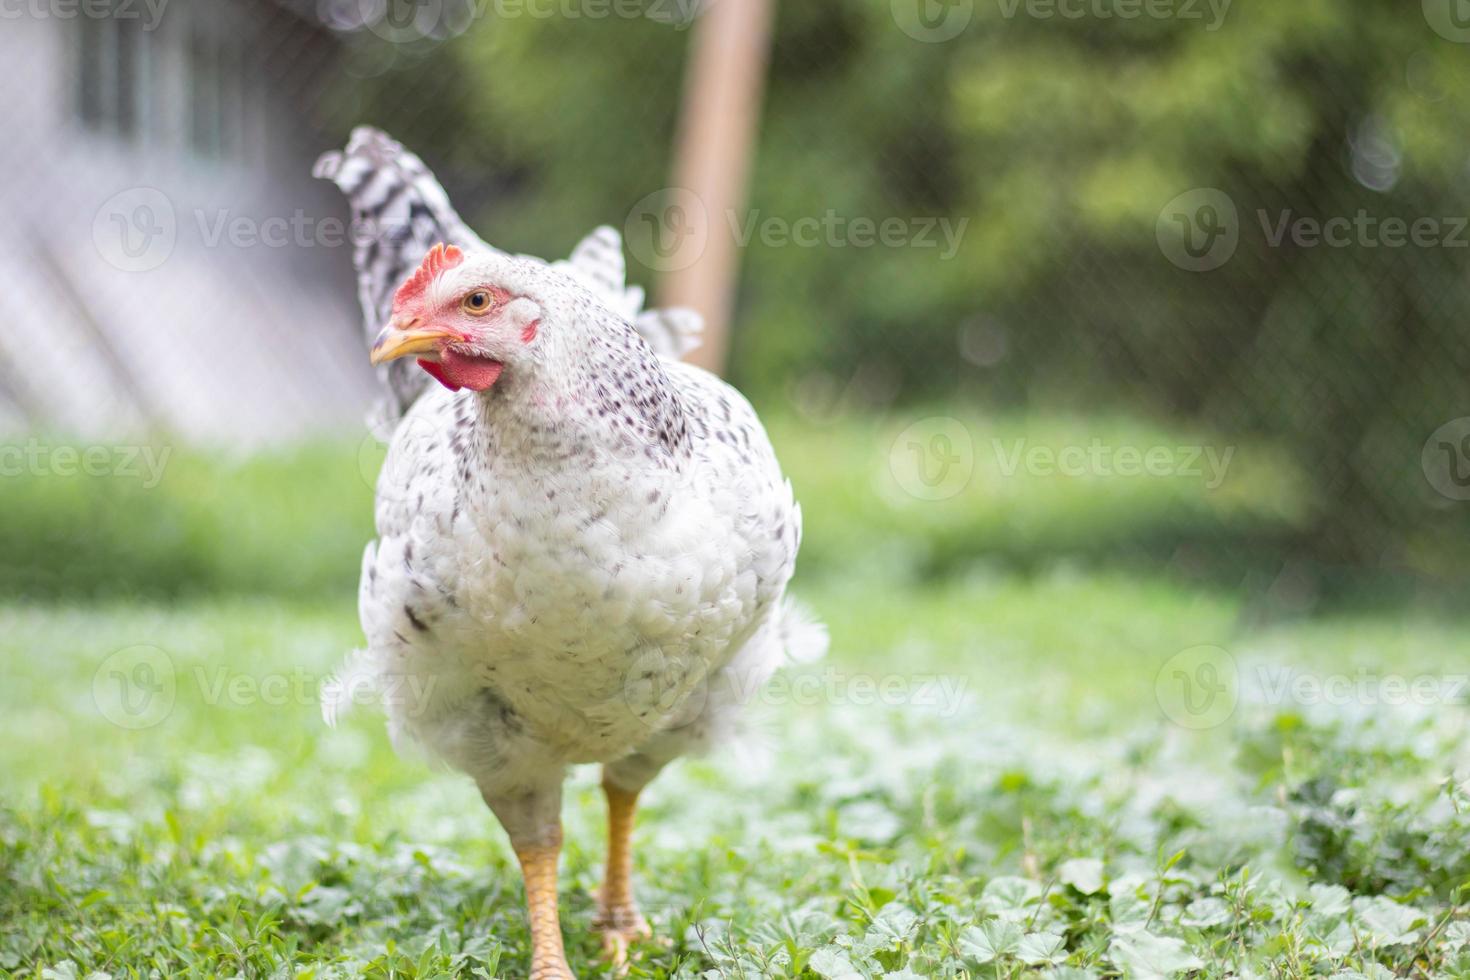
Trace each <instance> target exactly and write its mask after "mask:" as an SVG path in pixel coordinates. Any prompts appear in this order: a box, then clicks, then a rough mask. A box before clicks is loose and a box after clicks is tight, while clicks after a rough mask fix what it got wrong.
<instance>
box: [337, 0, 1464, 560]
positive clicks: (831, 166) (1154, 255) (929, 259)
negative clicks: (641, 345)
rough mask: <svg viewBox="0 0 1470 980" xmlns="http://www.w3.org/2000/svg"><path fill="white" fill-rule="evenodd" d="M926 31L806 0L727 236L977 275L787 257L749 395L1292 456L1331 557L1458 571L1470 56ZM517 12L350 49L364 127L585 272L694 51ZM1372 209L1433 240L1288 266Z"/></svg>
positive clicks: (989, 11) (654, 155)
mask: <svg viewBox="0 0 1470 980" xmlns="http://www.w3.org/2000/svg"><path fill="white" fill-rule="evenodd" d="M916 2H917V0H916ZM650 5H651V6H653V5H652V4H650ZM573 6H576V5H573ZM899 6H901V4H900V5H895V4H890V3H889V2H888V0H864V2H853V0H803V2H800V3H796V2H786V3H779V4H778V5H777V7H778V19H777V24H776V28H775V33H774V42H773V48H772V55H771V67H770V73H769V81H768V91H767V97H766V101H765V118H764V120H763V127H762V131H761V137H760V144H759V155H758V157H757V160H756V162H755V169H754V174H753V179H752V186H751V190H750V199H749V208H750V212H749V213H748V214H741V215H736V216H718V215H715V216H711V219H710V220H711V233H712V234H726V233H731V230H732V226H736V227H743V226H744V224H745V223H746V222H747V221H748V220H749V219H751V218H752V217H755V218H756V219H757V220H761V219H765V218H776V219H778V220H780V221H783V222H786V223H790V222H794V221H796V220H798V219H801V218H812V217H815V218H818V219H821V218H823V217H824V216H825V215H827V214H828V213H829V212H830V213H834V214H835V215H837V216H839V217H841V218H844V219H852V218H859V217H862V218H869V219H872V220H874V221H882V220H883V219H885V218H891V217H897V218H902V219H905V220H913V219H920V220H922V219H928V218H948V219H952V220H953V221H959V220H961V219H968V223H967V224H966V225H965V226H964V233H963V235H962V236H961V239H960V242H959V247H958V250H957V252H956V253H955V254H954V256H953V257H952V258H949V259H947V260H946V259H945V258H943V255H944V253H945V251H946V250H945V249H944V248H943V247H918V246H916V245H914V244H910V245H908V246H907V247H884V246H882V245H873V246H870V247H858V246H856V245H854V244H852V242H850V241H842V240H841V239H840V238H839V241H838V243H837V244H835V245H823V246H821V247H797V246H794V245H791V244H784V245H783V244H778V243H776V242H775V241H767V240H763V239H762V238H761V237H760V236H759V235H757V236H756V237H755V238H754V239H753V240H751V242H750V243H749V244H748V245H747V246H746V247H744V248H743V249H742V250H741V258H742V263H743V275H742V280H741V289H740V297H739V310H738V322H737V325H736V333H735V337H734V354H733V357H734V361H733V365H732V373H733V375H734V377H735V379H736V380H737V382H738V383H740V384H741V385H742V386H743V387H745V388H746V389H747V390H753V391H755V392H757V393H766V394H771V395H777V394H779V395H782V396H789V397H790V398H791V399H792V400H793V401H794V402H795V403H796V405H797V407H798V408H801V409H802V410H804V411H812V410H820V409H821V408H822V407H823V404H824V402H825V400H827V399H829V398H830V397H831V395H832V393H833V392H835V391H842V390H844V389H845V390H847V391H850V392H853V393H854V394H855V397H857V398H858V399H859V400H866V401H867V402H870V403H873V404H877V405H886V404H889V403H892V402H894V401H900V402H901V401H905V400H907V401H912V400H914V399H929V398H933V397H935V396H937V395H943V394H949V393H961V394H963V395H965V396H967V397H968V398H971V399H975V400H982V401H985V402H989V403H991V404H995V405H1002V406H1008V407H1027V408H1036V407H1038V406H1043V407H1046V408H1048V409H1054V408H1057V407H1062V408H1070V409H1073V410H1077V411H1093V410H1097V409H1098V408H1103V409H1105V410H1120V409H1121V410H1125V411H1129V412H1132V413H1138V412H1143V413H1145V414H1151V415H1156V416H1175V417H1185V418H1190V419H1196V420H1199V421H1200V422H1202V423H1204V424H1205V425H1208V426H1210V427H1211V428H1214V429H1216V430H1219V431H1222V432H1225V433H1228V434H1230V435H1232V436H1247V437H1248V436H1249V435H1251V434H1254V435H1260V436H1265V437H1268V438H1270V439H1274V440H1279V441H1280V444H1281V445H1283V446H1284V447H1285V448H1286V449H1287V450H1288V451H1289V452H1290V453H1291V454H1292V455H1293V456H1294V458H1295V462H1296V465H1297V467H1298V469H1300V470H1302V471H1304V472H1306V473H1307V474H1309V476H1310V477H1311V478H1312V480H1313V482H1314V484H1315V487H1316V491H1317V493H1318V495H1319V496H1320V497H1321V499H1322V500H1324V501H1325V502H1326V503H1327V504H1328V505H1329V506H1325V507H1323V508H1322V509H1321V510H1320V511H1319V512H1318V513H1316V514H1315V515H1314V518H1313V523H1312V525H1311V526H1310V527H1308V528H1306V529H1305V530H1304V532H1303V534H1302V535H1301V540H1300V542H1299V544H1300V546H1301V547H1302V548H1303V549H1304V550H1306V551H1308V552H1309V553H1311V554H1312V555H1314V556H1316V557H1318V558H1321V559H1324V560H1326V561H1329V562H1346V563H1384V564H1387V565H1389V566H1392V567H1396V568H1408V569H1411V570H1414V571H1417V572H1429V573H1434V574H1438V573H1442V572H1445V571H1447V570H1448V569H1450V568H1452V567H1459V565H1460V562H1459V560H1458V557H1457V556H1456V555H1453V554H1446V551H1445V549H1444V548H1443V547H1442V543H1443V542H1444V541H1445V540H1446V534H1447V532H1456V531H1463V530H1465V529H1466V519H1465V518H1464V515H1463V508H1461V509H1460V510H1455V509H1453V508H1452V507H1450V506H1449V505H1448V502H1447V501H1445V500H1442V499H1440V498H1438V497H1437V496H1436V495H1435V494H1434V493H1433V492H1432V491H1431V490H1430V489H1429V487H1428V486H1427V485H1426V482H1425V480H1424V478H1423V474H1422V473H1421V472H1420V467H1419V451H1420V448H1421V447H1422V446H1423V444H1424V441H1425V439H1426V438H1427V437H1428V436H1429V434H1430V433H1431V432H1433V431H1434V430H1435V429H1436V428H1437V427H1438V426H1439V425H1440V424H1442V423H1443V422H1445V421H1447V420H1449V419H1452V418H1455V417H1458V416H1460V415H1464V414H1466V409H1465V400H1464V395H1463V389H1464V382H1463V379H1464V378H1465V377H1466V375H1467V372H1470V343H1467V334H1466V329H1465V326H1464V320H1465V318H1466V315H1467V314H1470V276H1467V274H1466V273H1467V271H1470V267H1467V257H1470V255H1467V249H1466V248H1464V247H1457V246H1453V245H1447V244H1446V243H1445V241H1444V240H1445V239H1446V238H1454V237H1455V236H1454V233H1453V228H1454V222H1455V218H1456V217H1457V216H1464V215H1466V214H1467V213H1470V200H1467V193H1466V191H1467V173H1470V168H1467V167H1466V160H1467V154H1466V152H1465V148H1464V146H1465V138H1464V134H1465V133H1466V132H1467V131H1470V57H1467V51H1466V48H1465V47H1464V45H1461V44H1457V43H1453V42H1452V41H1450V40H1448V39H1446V38H1445V37H1442V36H1440V35H1439V34H1437V33H1436V32H1435V30H1434V29H1432V27H1431V25H1430V23H1429V22H1428V20H1427V19H1426V16H1425V15H1424V14H1423V13H1422V12H1421V11H1420V10H1419V9H1418V6H1417V5H1411V6H1410V7H1408V8H1404V7H1401V6H1399V5H1392V4H1381V3H1376V2H1370V0H1301V2H1293V3H1280V4H1268V3H1262V2H1259V0H1257V2H1249V0H1240V2H1236V3H1233V4H1223V5H1222V4H1218V3H1217V4H1215V5H1213V6H1211V5H1208V4H1204V3H1199V4H1183V3H1179V4H1167V5H1164V7H1163V8H1162V9H1166V10H1168V11H1173V12H1175V13H1176V14H1178V15H1177V16H1167V17H1153V16H1148V15H1146V14H1145V15H1139V14H1138V13H1137V12H1138V10H1139V9H1140V7H1139V5H1136V4H1124V3H1118V2H1115V0H1095V2H1091V3H1088V4H1085V5H1083V4H1072V5H1069V6H1067V8H1066V9H1068V10H1072V11H1081V13H1082V15H1081V16H1063V15H1062V14H1061V13H1059V12H1057V11H1058V10H1059V9H1060V8H1059V7H1058V6H1057V5H1054V4H1049V3H1036V2H1028V0H1014V2H1011V0H1005V2H1002V0H975V2H974V3H973V4H966V3H963V2H961V3H959V4H957V5H952V9H953V10H958V11H961V12H962V11H964V10H969V11H970V14H969V15H968V16H969V17H970V20H969V21H968V23H967V24H966V26H965V28H964V30H963V31H961V32H959V34H958V35H957V36H956V37H954V38H953V39H951V40H947V41H944V42H943V43H924V42H921V41H918V40H915V39H914V38H913V37H911V36H909V34H907V33H905V32H904V30H902V29H901V28H900V26H899V23H898V20H897V19H896V16H895V15H896V12H897V11H898V9H899ZM497 9H499V8H498V7H496V6H495V5H491V6H489V7H487V8H486V10H487V16H486V17H484V18H483V19H481V20H479V21H478V22H476V23H475V24H474V25H473V26H472V27H471V28H470V29H469V31H468V32H467V33H466V34H465V35H464V36H461V37H455V38H452V39H450V40H448V41H444V42H437V43H430V42H425V43H424V44H423V45H421V46H417V47H416V46H414V45H397V46H394V47H393V50H392V52H391V57H392V59H393V62H392V65H391V67H389V68H388V69H387V70H382V62H381V58H382V51H381V46H376V47H375V46H374V45H372V44H363V45H359V46H357V47H356V48H354V49H353V53H352V55H351V57H352V59H354V61H362V62H364V63H367V62H371V63H372V64H373V65H374V66H375V67H374V69H373V70H374V72H377V74H375V75H374V77H373V78H371V79H370V80H369V81H368V82H367V83H363V82H362V81H361V80H359V79H357V78H356V77H354V78H353V79H352V81H351V84H350V86H349V87H350V89H351V97H350V99H348V100H347V101H346V102H344V103H343V104H342V107H341V108H342V111H341V118H340V119H339V120H338V122H339V123H340V125H341V126H342V127H344V128H345V126H347V125H349V124H350V123H353V122H357V121H361V120H363V119H367V120H371V121H375V122H379V123H381V124H383V125H385V126H387V127H388V128H390V129H391V130H393V131H394V132H395V133H397V134H398V135H400V136H401V137H402V138H403V139H405V140H406V141H407V142H408V143H410V144H411V145H412V146H414V147H415V148H417V149H419V150H420V151H421V152H422V153H423V154H424V155H425V156H426V157H427V159H428V160H429V161H430V163H431V164H433V165H435V166H436V167H439V168H441V170H442V171H443V172H444V173H445V176H446V178H447V181H448V183H449V184H450V185H451V191H452V193H453V194H454V196H455V197H456V199H457V200H461V201H467V202H470V203H471V204H472V205H473V207H472V208H471V210H472V217H473V219H474V220H475V222H476V224H477V226H478V227H479V228H481V229H482V230H483V231H484V233H485V234H486V235H487V236H488V237H490V238H491V239H492V240H494V241H496V242H497V243H499V244H501V245H504V246H507V247H510V248H515V249H521V250H525V251H529V252H534V253H538V254H563V253H565V252H566V250H567V249H568V248H569V247H570V245H571V244H572V243H573V242H574V241H575V239H576V237H577V236H578V235H579V234H580V233H582V232H583V231H585V229H586V228H587V227H589V226H590V225H591V224H593V223H596V222H609V223H612V224H614V225H621V224H623V222H624V219H625V217H626V216H627V214H628V213H629V209H630V207H632V206H633V204H634V202H636V201H638V200H639V199H640V198H642V197H643V196H644V195H646V194H648V193H650V192H651V191H654V190H656V189H658V188H660V187H662V186H664V185H665V184H666V183H667V182H668V180H669V177H668V174H669V173H670V151H671V145H672V142H673V137H674V130H675V125H676V121H677V116H678V110H679V104H680V83H681V78H682V72H683V68H684V64H683V62H684V54H685V50H686V47H687V42H688V38H689V36H690V34H689V33H688V32H687V31H684V30H678V29H675V28H674V27H671V26H670V25H668V24H663V23H658V22H656V21H655V20H652V19H649V18H627V17H605V18H600V19H597V18H590V17H564V16H555V17H534V16H518V17H511V16H499V17H497V16H496V15H495V11H496V10H497ZM1144 9H1155V7H1154V6H1153V5H1150V6H1148V7H1147V8H1144ZM1130 10H1131V11H1133V15H1132V16H1128V14H1127V11H1130ZM366 40H372V39H370V38H368V39H366ZM1196 188H1216V189H1219V190H1220V191H1223V192H1224V193H1225V194H1226V195H1228V197H1229V199H1230V200H1231V202H1233V204H1234V206H1235V207H1236V209H1237V219H1238V220H1237V227H1238V233H1239V244H1238V247H1237V248H1236V251H1235V253H1234V255H1233V257H1231V258H1230V260H1229V261H1228V262H1226V263H1225V264H1224V265H1223V266H1221V267H1219V268H1216V269H1212V270H1209V271H1192V270H1190V269H1186V268H1180V267H1178V266H1176V265H1175V264H1173V263H1171V262H1170V261H1169V260H1168V259H1167V258H1166V257H1165V254H1164V251H1165V248H1166V247H1168V245H1169V244H1170V243H1169V242H1167V241H1165V242H1164V243H1163V244H1162V245H1161V242H1160V240H1159V237H1158V236H1159V235H1160V234H1163V235H1165V236H1167V235H1168V234H1170V233H1171V228H1172V225H1170V224H1169V223H1168V221H1167V220H1164V219H1162V218H1161V212H1162V211H1163V210H1164V209H1165V207H1166V205H1167V204H1168V203H1169V202H1170V201H1171V200H1172V199H1174V198H1176V196H1178V195H1180V194H1181V193H1183V192H1187V191H1190V190H1191V189H1196ZM1360 209H1361V210H1362V211H1364V212H1365V213H1366V214H1367V215H1368V216H1370V217H1372V218H1375V219H1378V220H1381V219H1384V218H1388V217H1395V216H1396V217H1401V218H1404V219H1406V220H1407V221H1410V222H1412V221H1413V220H1414V219H1416V218H1422V217H1428V218H1432V219H1434V220H1435V221H1436V222H1437V223H1438V232H1437V234H1438V240H1436V242H1435V243H1434V244H1430V245H1420V246H1416V245H1414V244H1412V243H1410V244H1407V245H1405V246H1403V247H1389V246H1385V245H1383V244H1382V243H1381V242H1380V241H1377V240H1376V238H1374V237H1373V236H1366V237H1365V236H1364V235H1361V234H1359V233H1356V232H1355V233H1353V237H1352V240H1351V241H1350V242H1349V243H1348V244H1347V245H1345V246H1344V247H1329V246H1325V245H1320V244H1319V245H1315V246H1312V245H1307V246H1302V245H1299V244H1294V243H1293V242H1292V241H1291V240H1290V238H1288V239H1286V240H1285V241H1283V242H1281V243H1279V244H1277V243H1273V241H1272V240H1271V239H1272V234H1271V231H1272V230H1274V229H1275V228H1276V227H1277V226H1278V225H1279V223H1280V221H1281V220H1282V218H1283V216H1286V217H1288V219H1289V220H1291V219H1295V218H1297V217H1303V216H1305V217H1308V218H1313V219H1317V220H1327V219H1330V218H1334V217H1343V218H1348V219H1352V218H1353V217H1354V216H1355V215H1356V214H1358V212H1359V211H1360ZM1161 222H1162V223H1161ZM914 227H915V229H916V233H917V227H918V226H917V225H915V226H914ZM635 230H636V229H635ZM1172 233H1176V234H1177V232H1172ZM1461 240H1463V237H1462V239H1461ZM1176 244H1177V243H1176ZM635 251H636V249H635ZM634 274H635V275H634V277H635V278H637V279H640V280H641V281H644V282H649V281H651V280H652V279H654V278H655V276H654V275H653V273H652V272H651V270H647V269H642V270H638V269H635V270H634Z"/></svg>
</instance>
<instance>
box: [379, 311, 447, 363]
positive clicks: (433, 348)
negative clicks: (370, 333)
mask: <svg viewBox="0 0 1470 980" xmlns="http://www.w3.org/2000/svg"><path fill="white" fill-rule="evenodd" d="M416 323H417V321H413V322H410V323H409V324H408V325H407V326H403V327H400V326H399V325H398V324H397V322H393V323H389V324H388V325H387V326H386V327H384V328H383V332H382V333H380V334H378V339H377V340H375V341H373V350H372V353H371V354H370V355H369V358H368V359H369V360H371V361H372V362H373V364H375V365H376V364H384V363H387V362H388V361H393V360H397V359H398V358H400V357H407V356H408V355H409V354H437V353H438V352H439V349H440V348H441V347H443V346H444V345H445V344H446V343H450V342H452V341H456V340H463V339H464V338H463V337H461V336H460V335H459V334H458V333H457V332H455V331H453V330H445V329H443V328H442V327H419V326H416V325H415V324H416Z"/></svg>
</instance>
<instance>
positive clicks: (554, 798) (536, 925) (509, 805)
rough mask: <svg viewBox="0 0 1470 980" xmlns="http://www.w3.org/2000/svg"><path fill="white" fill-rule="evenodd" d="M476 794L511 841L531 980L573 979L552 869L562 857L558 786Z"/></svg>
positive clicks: (482, 789) (554, 872)
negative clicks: (522, 896) (522, 895)
mask: <svg viewBox="0 0 1470 980" xmlns="http://www.w3.org/2000/svg"><path fill="white" fill-rule="evenodd" d="M481 795H482V796H484V798H485V802H486V803H487V804H489V806H490V809H491V810H492V811H493V812H494V813H495V816H496V818H497V819H498V820H499V821H500V824H501V826H502V827H504V828H505V831H506V834H508V835H509V837H510V846H511V849H512V850H514V851H515V855H516V860H517V861H519V862H520V864H521V875H522V877H523V878H524V879H525V882H526V910H527V912H528V913H529V917H530V920H531V974H530V980H576V977H575V976H574V975H573V974H572V969H571V967H570V966H568V965H567V954H566V948H565V947H564V946H563V945H562V937H561V915H560V913H559V912H558V910H557V889H556V868H557V861H558V859H559V858H560V857H561V785H560V783H557V784H555V785H554V786H546V787H542V788H540V789H539V790H537V791H534V792H531V793H527V794H524V795H516V796H510V797H507V796H501V795H498V794H497V795H493V796H492V795H491V794H490V793H487V792H485V790H484V788H483V787H482V788H481Z"/></svg>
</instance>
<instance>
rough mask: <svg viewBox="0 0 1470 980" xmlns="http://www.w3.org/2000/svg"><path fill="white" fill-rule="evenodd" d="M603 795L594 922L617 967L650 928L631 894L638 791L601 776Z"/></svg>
mask: <svg viewBox="0 0 1470 980" xmlns="http://www.w3.org/2000/svg"><path fill="white" fill-rule="evenodd" d="M602 791H603V794H604V795H605V796H606V797H607V874H606V875H605V877H604V878H603V882H602V892H601V894H600V895H599V896H598V901H597V918H596V920H595V923H596V925H597V928H598V929H600V930H601V931H602V954H603V956H604V957H605V958H606V959H608V960H609V961H611V962H612V964H613V966H615V967H618V968H619V969H620V970H621V969H623V968H625V967H626V965H627V962H628V946H629V944H630V943H633V942H636V941H637V940H640V939H648V938H649V937H651V936H652V935H653V930H651V929H650V928H649V926H648V922H647V920H645V919H644V918H643V914H642V913H641V912H639V911H638V903H637V901H636V900H635V899H634V898H633V814H634V811H635V810H636V809H637V806H638V791H637V790H632V791H629V790H625V789H623V788H622V787H620V786H618V785H617V784H615V783H614V782H612V780H610V779H609V778H608V776H607V774H606V773H604V774H603V777H602Z"/></svg>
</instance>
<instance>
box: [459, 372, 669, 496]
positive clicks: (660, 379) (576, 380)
mask: <svg viewBox="0 0 1470 980" xmlns="http://www.w3.org/2000/svg"><path fill="white" fill-rule="evenodd" d="M580 355H581V356H579V357H577V358H568V359H567V360H566V361H564V362H563V363H564V365H565V369H564V370H560V371H540V372H537V373H536V374H535V375H534V376H519V377H518V376H514V374H513V372H510V371H507V372H506V377H504V378H503V379H502V380H501V382H500V383H498V384H496V385H495V386H494V387H493V388H491V389H490V390H488V391H486V392H483V393H481V394H477V395H472V396H470V397H472V398H474V399H475V401H476V402H477V403H478V404H479V406H480V421H481V422H482V425H483V430H484V436H485V439H486V441H487V448H489V449H490V450H491V451H492V452H495V453H497V454H498V455H502V456H504V455H506V454H515V455H524V456H525V457H526V460H525V461H526V462H527V464H528V465H537V464H545V463H548V462H553V463H554V462H566V463H569V464H570V465H577V460H578V459H579V458H583V457H585V456H586V454H588V453H590V452H598V453H599V454H601V453H613V454H617V455H626V456H630V457H633V456H636V457H639V458H642V459H646V460H648V461H649V462H651V464H652V465H656V466H659V467H663V468H668V469H674V470H678V469H681V468H682V467H683V464H684V462H685V461H686V460H687V459H688V458H689V455H690V437H689V430H688V423H687V416H686V411H685V406H684V405H683V403H682V400H681V398H680V395H679V392H678V390H677V389H676V388H675V386H674V384H673V383H672V381H671V380H670V378H669V376H668V373H667V372H666V371H665V370H664V367H663V365H662V363H661V362H659V360H658V358H657V357H656V356H655V355H654V354H653V353H652V352H651V351H647V349H646V348H642V345H638V346H637V347H629V348H623V347H622V346H618V347H601V348H596V349H593V350H591V351H585V350H584V351H581V352H580ZM645 465H646V464H645Z"/></svg>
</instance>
